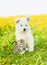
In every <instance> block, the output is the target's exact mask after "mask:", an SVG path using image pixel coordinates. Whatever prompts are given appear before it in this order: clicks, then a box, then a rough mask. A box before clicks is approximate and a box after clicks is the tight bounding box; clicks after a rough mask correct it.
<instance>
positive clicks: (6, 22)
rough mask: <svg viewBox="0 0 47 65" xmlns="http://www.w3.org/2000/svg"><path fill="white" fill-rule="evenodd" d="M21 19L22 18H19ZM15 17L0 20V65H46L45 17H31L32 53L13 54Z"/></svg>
mask: <svg viewBox="0 0 47 65" xmlns="http://www.w3.org/2000/svg"><path fill="white" fill-rule="evenodd" d="M19 17H22V16H19ZM15 18H18V16H17V17H9V18H8V17H7V18H0V65H47V16H46V15H42V16H31V17H30V28H31V31H32V35H33V36H34V51H32V52H25V54H23V55H21V54H19V53H14V52H13V50H14V43H13V42H14V41H15V40H16V37H15V24H14V19H15Z"/></svg>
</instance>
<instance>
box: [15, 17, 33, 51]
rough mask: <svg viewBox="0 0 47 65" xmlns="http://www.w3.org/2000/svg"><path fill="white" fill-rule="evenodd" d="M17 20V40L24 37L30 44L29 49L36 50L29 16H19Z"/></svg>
mask: <svg viewBox="0 0 47 65" xmlns="http://www.w3.org/2000/svg"><path fill="white" fill-rule="evenodd" d="M15 22H16V27H15V28H16V31H15V35H16V40H17V41H18V40H20V39H23V40H25V42H26V43H27V45H28V47H29V48H28V51H33V50H34V38H33V36H32V32H31V30H30V26H29V18H19V19H17V20H15Z"/></svg>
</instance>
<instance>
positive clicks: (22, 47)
mask: <svg viewBox="0 0 47 65" xmlns="http://www.w3.org/2000/svg"><path fill="white" fill-rule="evenodd" d="M26 46H27V45H26V44H25V41H24V40H22V39H20V40H18V41H17V42H15V47H14V52H19V53H21V54H24V53H25V51H26V50H28V49H27V47H26Z"/></svg>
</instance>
